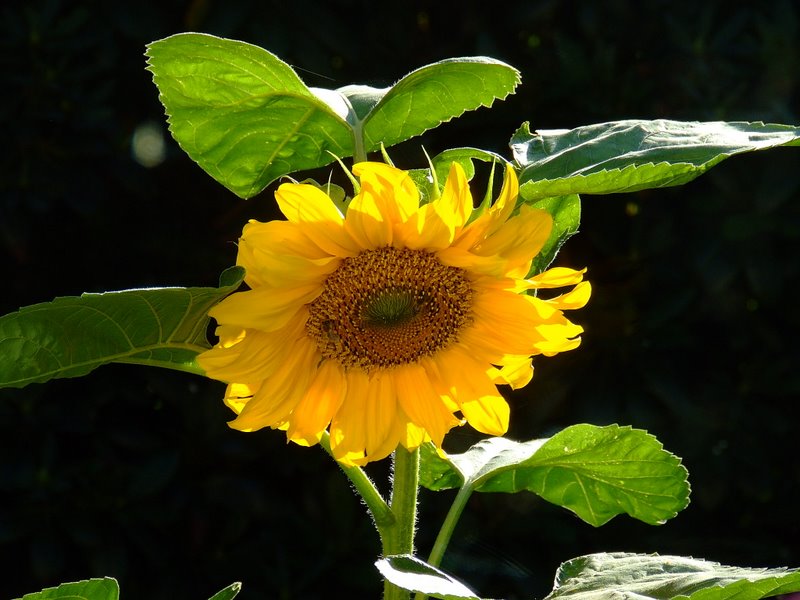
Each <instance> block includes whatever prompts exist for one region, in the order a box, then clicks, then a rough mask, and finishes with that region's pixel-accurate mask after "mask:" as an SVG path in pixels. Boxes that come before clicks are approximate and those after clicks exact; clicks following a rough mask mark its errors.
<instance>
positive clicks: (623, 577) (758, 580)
mask: <svg viewBox="0 0 800 600" xmlns="http://www.w3.org/2000/svg"><path fill="white" fill-rule="evenodd" d="M797 591H800V570H798V569H791V570H789V569H753V568H741V567H728V566H724V565H720V564H719V563H715V562H709V561H705V560H701V559H695V558H688V557H683V556H659V555H657V554H628V553H622V552H619V553H609V554H606V553H601V554H590V555H588V556H581V557H578V558H573V559H572V560H570V561H567V562H565V563H563V564H562V565H561V567H559V569H558V572H557V573H556V580H555V587H554V589H553V591H552V592H551V593H550V594H549V595H548V596H547V597H546V598H545V600H601V599H603V598H614V597H619V598H637V599H641V600H647V599H650V600H670V599H672V598H687V599H688V600H728V599H729V598H730V599H732V598H735V599H736V600H759V599H760V598H767V597H771V596H777V595H779V594H788V593H790V592H797Z"/></svg>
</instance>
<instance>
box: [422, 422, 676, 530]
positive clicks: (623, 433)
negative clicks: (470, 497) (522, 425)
mask: <svg viewBox="0 0 800 600" xmlns="http://www.w3.org/2000/svg"><path fill="white" fill-rule="evenodd" d="M422 459H423V460H422V467H421V470H420V483H421V484H422V485H423V486H425V487H426V488H428V489H431V490H442V489H449V488H457V487H464V488H468V489H472V490H474V491H480V492H507V493H508V492H519V491H523V490H525V491H530V492H533V493H535V494H537V495H539V496H541V497H542V498H543V499H545V500H547V501H548V502H551V503H553V504H557V505H559V506H563V507H564V508H567V509H569V510H571V511H572V512H574V513H575V514H576V515H578V517H580V518H581V519H583V520H584V521H586V522H587V523H589V524H590V525H593V526H595V527H598V526H600V525H603V524H604V523H607V522H608V521H609V520H611V519H612V518H613V517H615V516H616V515H619V514H623V513H626V514H628V515H629V516H631V517H633V518H635V519H638V520H640V521H644V522H645V523H649V524H651V525H660V524H663V523H664V522H666V521H667V519H671V518H672V517H674V516H675V515H676V514H677V513H678V512H679V511H681V510H683V509H684V508H686V506H687V505H688V504H689V484H688V482H687V472H686V469H685V468H684V467H683V466H682V465H681V464H680V459H679V458H677V457H676V456H674V455H673V454H670V453H669V452H666V451H665V450H664V449H663V446H662V445H661V443H660V442H659V441H658V440H657V439H656V438H654V437H653V436H652V435H650V434H648V433H647V432H646V431H642V430H637V429H632V428H630V427H620V426H618V425H609V426H606V427H597V426H594V425H574V426H572V427H568V428H566V429H564V430H563V431H561V432H560V433H557V434H556V435H554V436H553V437H552V438H549V439H544V440H533V441H529V442H513V441H511V440H507V439H505V438H490V439H487V440H483V441H481V442H478V443H477V444H476V445H475V446H473V447H472V448H470V449H469V450H468V451H467V452H465V453H463V454H453V455H449V456H448V457H447V459H443V458H441V457H439V456H438V455H437V454H436V452H435V451H431V450H430V448H428V447H427V446H423V452H422Z"/></svg>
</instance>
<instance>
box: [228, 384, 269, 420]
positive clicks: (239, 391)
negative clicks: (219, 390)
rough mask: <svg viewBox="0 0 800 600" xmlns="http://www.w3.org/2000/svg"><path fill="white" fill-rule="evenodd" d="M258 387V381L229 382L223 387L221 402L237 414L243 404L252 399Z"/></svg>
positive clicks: (259, 386) (259, 385)
mask: <svg viewBox="0 0 800 600" xmlns="http://www.w3.org/2000/svg"><path fill="white" fill-rule="evenodd" d="M259 388H261V382H260V381H259V382H258V383H230V384H228V387H227V388H226V389H225V396H224V397H223V402H225V405H226V406H227V407H228V408H230V409H231V410H232V411H233V412H235V413H236V414H237V415H238V414H239V413H240V412H242V409H243V408H244V406H245V404H247V403H248V402H249V401H250V400H252V399H253V396H255V395H256V393H257V392H258V390H259Z"/></svg>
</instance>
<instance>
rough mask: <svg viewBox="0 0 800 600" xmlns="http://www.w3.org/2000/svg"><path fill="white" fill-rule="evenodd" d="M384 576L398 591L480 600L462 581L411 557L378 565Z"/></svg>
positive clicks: (389, 558)
mask: <svg viewBox="0 0 800 600" xmlns="http://www.w3.org/2000/svg"><path fill="white" fill-rule="evenodd" d="M375 566H376V567H378V570H379V571H380V572H381V575H383V577H384V578H385V579H386V580H387V581H389V582H390V583H393V584H394V585H396V586H397V587H400V588H403V589H404V590H408V591H410V592H415V593H418V594H427V595H428V596H431V597H433V598H441V599H442V600H479V598H478V596H476V595H475V593H474V592H473V591H472V590H470V589H469V588H468V587H467V586H465V585H464V584H463V583H461V582H460V581H457V580H456V579H454V578H452V577H451V576H450V575H448V574H447V573H445V572H444V571H440V570H439V569H437V568H435V567H432V566H431V565H429V564H427V563H426V562H424V561H422V560H420V559H418V558H416V557H415V556H411V555H408V554H401V555H395V556H387V557H385V558H381V559H379V560H378V561H376V562H375Z"/></svg>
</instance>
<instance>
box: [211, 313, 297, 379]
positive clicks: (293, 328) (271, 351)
mask: <svg viewBox="0 0 800 600" xmlns="http://www.w3.org/2000/svg"><path fill="white" fill-rule="evenodd" d="M303 324H304V323H303V321H302V320H296V321H295V322H293V323H290V324H289V325H288V326H287V327H286V328H285V329H283V330H280V331H277V332H275V333H264V332H261V331H257V330H254V329H247V330H243V333H244V335H243V336H241V337H240V338H238V341H236V343H233V344H229V345H228V344H225V343H223V344H222V345H217V346H215V347H214V348H211V349H210V350H206V351H205V352H203V353H201V354H200V355H198V357H197V362H198V364H199V365H200V367H201V368H202V369H203V370H204V371H205V372H206V375H208V376H209V377H212V378H214V379H219V380H222V381H227V382H235V381H261V380H262V379H266V378H268V377H270V376H271V375H272V373H273V372H274V371H275V369H277V368H278V367H280V365H281V364H282V363H283V362H284V360H285V353H286V348H287V344H291V343H293V342H294V341H295V340H297V339H298V338H300V337H301V336H302V337H305V336H303V333H302V332H303ZM220 329H221V328H220ZM226 330H227V331H230V330H231V328H226ZM228 341H230V340H228Z"/></svg>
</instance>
